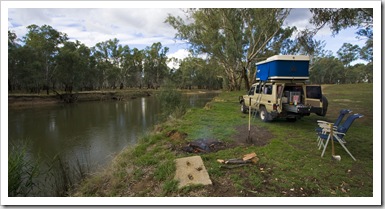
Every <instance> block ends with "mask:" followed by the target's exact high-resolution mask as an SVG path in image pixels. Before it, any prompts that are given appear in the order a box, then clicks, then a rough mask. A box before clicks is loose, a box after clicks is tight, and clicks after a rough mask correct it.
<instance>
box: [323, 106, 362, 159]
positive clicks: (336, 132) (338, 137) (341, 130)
mask: <svg viewBox="0 0 385 209" xmlns="http://www.w3.org/2000/svg"><path fill="white" fill-rule="evenodd" d="M362 117H364V116H363V115H361V114H358V113H356V114H353V115H350V116H349V117H348V118H347V119H346V120H345V122H344V123H343V124H342V125H340V126H338V127H335V126H333V136H331V134H330V127H329V129H328V128H324V129H323V130H322V132H321V133H319V134H318V137H319V139H320V144H321V145H320V147H323V151H322V154H321V157H323V155H324V154H325V150H326V147H327V146H328V143H329V140H330V139H331V138H332V137H333V138H332V140H334V141H336V142H338V143H340V145H341V146H342V147H343V148H344V149H345V151H346V152H347V153H348V154H349V155H350V157H352V158H353V160H354V161H356V158H354V156H353V155H352V154H351V153H350V152H349V150H348V149H347V148H346V147H345V145H344V143H346V141H345V140H344V139H343V138H344V136H345V135H346V132H347V131H348V130H349V128H350V126H351V125H352V123H353V122H354V120H355V119H357V118H362ZM324 141H325V143H324Z"/></svg>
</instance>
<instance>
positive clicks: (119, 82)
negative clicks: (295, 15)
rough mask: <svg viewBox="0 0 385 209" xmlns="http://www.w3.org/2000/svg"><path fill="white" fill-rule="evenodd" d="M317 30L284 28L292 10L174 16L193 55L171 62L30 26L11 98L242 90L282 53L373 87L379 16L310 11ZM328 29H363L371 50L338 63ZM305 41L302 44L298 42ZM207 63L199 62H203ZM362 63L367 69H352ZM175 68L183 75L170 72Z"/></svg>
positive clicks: (314, 70)
mask: <svg viewBox="0 0 385 209" xmlns="http://www.w3.org/2000/svg"><path fill="white" fill-rule="evenodd" d="M310 11H311V12H312V14H313V17H312V18H311V19H310V20H309V22H310V23H312V24H314V25H315V26H316V29H315V30H313V31H310V30H307V29H306V30H305V31H298V30H297V28H296V27H284V26H283V23H284V21H285V19H286V18H287V16H288V15H289V13H290V9H258V8H247V9H241V8H240V9H235V8H234V9H189V10H186V15H187V16H189V17H190V18H192V19H194V21H193V22H192V23H189V24H187V23H185V22H184V21H183V19H182V18H180V17H173V16H168V17H167V19H166V21H165V22H166V23H168V24H170V25H171V26H172V27H174V28H175V29H176V30H177V31H178V32H177V34H176V35H175V37H176V38H178V39H181V40H184V41H187V42H188V43H189V50H190V52H191V54H192V55H191V56H189V57H187V58H185V59H183V60H177V59H175V58H169V57H167V53H168V50H169V49H168V48H167V47H163V46H162V44H161V43H159V42H158V43H154V44H152V45H151V46H148V47H146V48H145V49H143V50H139V49H137V48H133V49H132V48H130V47H129V46H127V45H121V44H119V40H118V39H116V38H114V39H110V40H107V41H104V42H99V43H97V44H96V45H95V46H93V47H88V46H86V45H84V44H83V43H81V42H80V41H78V40H76V41H75V42H72V41H69V39H68V37H67V34H65V33H62V32H59V31H57V30H55V29H54V28H52V27H51V26H49V25H43V26H37V25H30V26H28V27H27V29H28V32H27V34H26V35H25V36H24V37H22V38H21V39H20V38H18V37H17V36H16V34H15V33H14V32H12V31H8V89H9V92H12V91H15V90H18V91H28V92H31V93H40V92H41V91H43V90H45V91H46V92H47V94H49V92H50V90H55V91H56V90H62V91H67V92H72V91H83V90H98V89H123V88H153V89H157V88H159V87H161V86H162V85H164V84H165V83H166V82H167V83H172V84H173V86H175V87H177V88H185V89H191V88H204V89H221V88H225V89H229V90H240V89H241V86H244V88H245V89H248V87H249V86H250V84H251V83H253V82H255V80H254V79H255V71H256V67H255V63H257V62H259V61H262V60H265V59H266V58H267V57H269V56H272V55H276V54H305V55H309V56H310V58H311V60H310V69H309V71H310V82H311V83H319V84H324V83H328V84H333V83H341V84H342V83H359V82H372V80H373V64H372V60H373V11H372V10H371V9H310ZM324 25H329V26H330V29H331V31H332V32H333V34H334V35H335V34H337V33H338V32H339V31H340V30H342V29H345V28H348V27H357V32H356V34H357V37H359V38H361V39H365V40H366V44H365V46H363V47H362V48H360V47H359V46H358V45H352V44H350V43H344V44H343V45H342V46H341V48H340V49H339V50H338V51H337V57H335V56H333V54H332V53H331V52H330V51H328V50H325V49H324V47H325V43H324V42H323V41H318V40H315V39H314V35H315V34H316V33H317V31H318V30H320V29H321V28H322V27H323V26H324ZM294 34H297V35H296V37H295V38H293V37H294V36H295V35H294ZM202 55H204V57H205V59H202V58H199V57H203V56H202ZM358 59H362V60H365V63H366V64H356V65H352V64H351V63H353V62H354V61H356V60H358ZM170 61H173V62H174V63H178V64H179V68H178V69H176V68H169V67H168V66H167V63H168V62H170Z"/></svg>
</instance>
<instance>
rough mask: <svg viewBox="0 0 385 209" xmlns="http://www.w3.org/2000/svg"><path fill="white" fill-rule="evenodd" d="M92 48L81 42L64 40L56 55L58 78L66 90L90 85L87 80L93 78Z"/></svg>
mask: <svg viewBox="0 0 385 209" xmlns="http://www.w3.org/2000/svg"><path fill="white" fill-rule="evenodd" d="M90 54H91V52H90V49H89V48H88V47H87V46H86V45H84V44H82V43H80V42H79V41H76V42H69V41H66V42H64V45H63V47H61V48H60V49H59V53H58V55H57V56H56V62H57V68H56V72H55V75H56V78H57V80H58V81H59V82H61V83H62V84H64V86H65V90H66V91H68V92H69V93H72V90H73V89H74V88H80V87H83V85H88V86H89V83H88V82H87V80H89V79H91V78H92V77H90V76H91V75H90V74H89V71H90V69H89V68H90Z"/></svg>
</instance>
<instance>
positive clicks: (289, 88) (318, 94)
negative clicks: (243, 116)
mask: <svg viewBox="0 0 385 209" xmlns="http://www.w3.org/2000/svg"><path fill="white" fill-rule="evenodd" d="M239 103H240V104H241V111H242V112H243V113H247V112H248V110H249V106H250V104H251V109H252V111H254V112H257V113H258V114H259V117H260V118H261V120H262V121H264V122H267V121H271V120H273V119H275V118H286V119H288V120H291V121H295V120H297V119H299V118H301V117H303V116H309V115H310V114H311V113H315V114H317V115H320V116H325V115H326V112H327V107H328V101H327V99H326V97H325V96H323V95H322V90H321V86H319V85H318V86H317V85H306V84H305V82H304V81H303V82H300V81H296V82H294V83H293V81H292V80H269V81H267V82H258V83H255V84H253V85H252V86H251V88H250V90H249V91H248V94H247V95H243V96H240V97H239Z"/></svg>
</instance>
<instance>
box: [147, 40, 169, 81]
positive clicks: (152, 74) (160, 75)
mask: <svg viewBox="0 0 385 209" xmlns="http://www.w3.org/2000/svg"><path fill="white" fill-rule="evenodd" d="M168 50H169V49H168V47H162V44H161V43H160V42H157V43H154V44H152V45H151V47H146V48H145V50H144V52H145V57H144V60H143V79H144V82H145V83H146V85H147V88H158V87H160V85H161V84H162V82H163V79H164V78H165V76H166V75H167V70H168V67H167V55H166V54H167V52H168Z"/></svg>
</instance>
